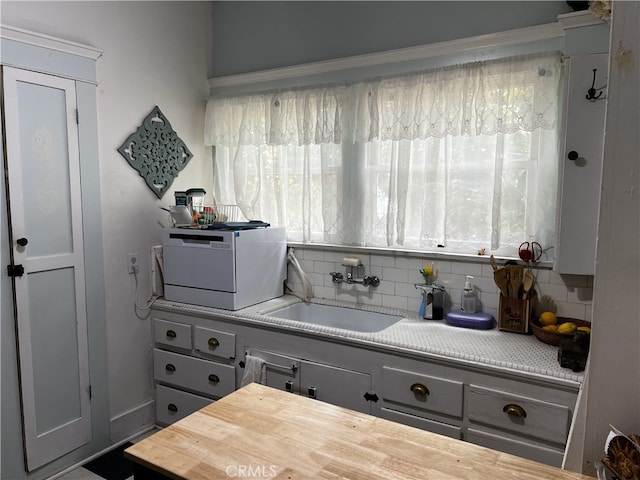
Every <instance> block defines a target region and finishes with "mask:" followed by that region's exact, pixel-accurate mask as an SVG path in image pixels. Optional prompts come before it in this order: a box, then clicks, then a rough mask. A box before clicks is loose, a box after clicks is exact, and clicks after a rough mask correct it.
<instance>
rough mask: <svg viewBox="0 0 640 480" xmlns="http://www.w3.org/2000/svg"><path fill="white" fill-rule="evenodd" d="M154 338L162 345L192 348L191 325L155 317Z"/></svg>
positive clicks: (185, 348)
mask: <svg viewBox="0 0 640 480" xmlns="http://www.w3.org/2000/svg"><path fill="white" fill-rule="evenodd" d="M153 338H154V340H155V342H156V343H158V344H161V345H166V346H170V347H176V348H181V349H184V350H191V325H185V324H184V323H176V322H169V321H167V320H159V319H154V320H153Z"/></svg>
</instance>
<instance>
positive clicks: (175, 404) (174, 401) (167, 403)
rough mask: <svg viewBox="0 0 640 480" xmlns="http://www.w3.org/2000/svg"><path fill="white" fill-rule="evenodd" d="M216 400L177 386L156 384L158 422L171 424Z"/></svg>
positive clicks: (159, 423)
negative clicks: (188, 391) (176, 387)
mask: <svg viewBox="0 0 640 480" xmlns="http://www.w3.org/2000/svg"><path fill="white" fill-rule="evenodd" d="M213 401H214V400H212V399H210V398H206V397H202V396H200V395H194V394H192V393H187V392H184V391H182V390H177V389H175V388H170V387H165V386H164V385H157V386H156V422H157V423H158V425H169V424H171V423H173V422H177V421H178V420H180V419H182V418H184V417H186V416H187V415H190V414H192V413H193V412H195V411H197V410H200V409H201V408H203V407H206V406H207V405H209V404H211V403H212V402H213Z"/></svg>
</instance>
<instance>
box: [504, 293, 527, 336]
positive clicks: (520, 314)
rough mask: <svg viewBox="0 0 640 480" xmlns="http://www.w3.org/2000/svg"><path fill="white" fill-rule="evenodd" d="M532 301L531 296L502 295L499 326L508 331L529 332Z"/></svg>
mask: <svg viewBox="0 0 640 480" xmlns="http://www.w3.org/2000/svg"><path fill="white" fill-rule="evenodd" d="M531 310H532V302H531V299H530V298H524V299H523V298H512V297H505V296H503V295H501V296H500V305H499V307H498V328H499V329H500V330H504V331H506V332H514V333H529V321H530V319H531Z"/></svg>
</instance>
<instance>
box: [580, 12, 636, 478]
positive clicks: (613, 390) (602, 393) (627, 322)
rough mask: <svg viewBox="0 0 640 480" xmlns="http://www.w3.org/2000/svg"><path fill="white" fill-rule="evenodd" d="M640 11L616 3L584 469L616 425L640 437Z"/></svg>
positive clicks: (597, 456)
mask: <svg viewBox="0 0 640 480" xmlns="http://www.w3.org/2000/svg"><path fill="white" fill-rule="evenodd" d="M639 25H640V3H638V2H614V9H613V20H612V27H611V54H610V60H609V89H608V92H609V94H608V100H607V120H606V127H605V146H604V166H603V180H602V195H601V200H600V224H599V228H598V248H597V263H596V282H595V288H594V302H593V315H594V317H596V318H597V319H598V322H597V323H595V324H594V335H593V338H592V343H591V353H590V360H589V361H590V363H591V366H590V368H589V381H588V384H589V386H588V396H587V401H586V427H585V442H584V443H585V444H584V466H585V468H586V469H587V470H588V471H591V468H592V466H593V462H595V461H599V460H600V459H602V458H603V456H604V455H603V448H604V442H605V439H606V435H607V433H608V432H609V425H610V424H612V425H614V426H616V427H618V428H620V429H621V430H623V431H625V432H626V433H628V434H631V433H633V434H640V371H639V370H638V366H639V365H640V349H639V348H638V345H639V344H640V296H639V293H640V250H639V248H638V247H639V246H640V176H639V167H640V163H639V161H638V152H639V151H640V138H639V137H638V131H639V130H640V119H639V118H638V111H639V108H640V93H639V90H638V85H639V83H640V69H639V65H640V64H639V61H640V31H639V29H638V27H639Z"/></svg>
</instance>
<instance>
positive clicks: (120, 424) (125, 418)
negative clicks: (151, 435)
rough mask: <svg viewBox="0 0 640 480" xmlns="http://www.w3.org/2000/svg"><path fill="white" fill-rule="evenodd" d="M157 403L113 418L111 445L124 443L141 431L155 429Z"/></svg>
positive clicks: (151, 402) (138, 407)
mask: <svg viewBox="0 0 640 480" xmlns="http://www.w3.org/2000/svg"><path fill="white" fill-rule="evenodd" d="M155 407H156V402H155V401H154V400H151V401H149V402H147V403H144V404H142V405H138V406H137V407H135V408H133V409H131V410H129V411H128V412H124V413H122V414H120V415H118V416H116V417H113V418H112V419H111V422H110V427H111V443H112V444H116V443H119V442H122V441H124V440H126V439H128V438H131V437H132V436H135V435H137V434H139V433H140V432H141V431H143V430H146V429H149V428H152V427H155V424H156V408H155Z"/></svg>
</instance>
